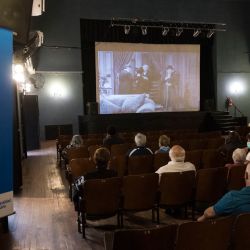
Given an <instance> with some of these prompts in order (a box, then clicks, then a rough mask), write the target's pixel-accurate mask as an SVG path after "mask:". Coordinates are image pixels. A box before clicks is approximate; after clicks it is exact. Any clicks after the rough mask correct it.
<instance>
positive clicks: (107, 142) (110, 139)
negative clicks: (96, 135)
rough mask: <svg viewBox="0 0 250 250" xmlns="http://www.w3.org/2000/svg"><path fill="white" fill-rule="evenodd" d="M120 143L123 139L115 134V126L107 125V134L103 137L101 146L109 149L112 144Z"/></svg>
mask: <svg viewBox="0 0 250 250" xmlns="http://www.w3.org/2000/svg"><path fill="white" fill-rule="evenodd" d="M122 143H124V140H123V139H122V138H120V137H119V136H118V135H117V133H116V129H115V127H113V126H110V127H108V128H107V135H106V137H105V138H104V139H103V146H105V147H107V148H109V149H110V148H111V146H112V145H114V144H122Z"/></svg>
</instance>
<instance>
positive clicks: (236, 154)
mask: <svg viewBox="0 0 250 250" xmlns="http://www.w3.org/2000/svg"><path fill="white" fill-rule="evenodd" d="M246 156H247V150H246V149H245V148H237V149H235V150H234V151H233V155H232V158H233V161H234V163H233V164H231V163H228V164H226V165H225V167H227V168H232V167H238V166H242V165H245V161H246Z"/></svg>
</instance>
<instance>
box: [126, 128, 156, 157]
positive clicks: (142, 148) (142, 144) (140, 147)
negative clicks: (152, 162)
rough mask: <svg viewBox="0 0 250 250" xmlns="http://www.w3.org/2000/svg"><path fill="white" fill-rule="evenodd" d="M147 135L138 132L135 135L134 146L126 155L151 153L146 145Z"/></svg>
mask: <svg viewBox="0 0 250 250" xmlns="http://www.w3.org/2000/svg"><path fill="white" fill-rule="evenodd" d="M146 142H147V137H146V135H144V134H141V133H138V134H137V135H136V136H135V144H136V147H135V148H134V149H132V150H131V151H129V153H128V157H131V156H139V155H152V154H153V152H152V150H151V149H150V148H148V147H146Z"/></svg>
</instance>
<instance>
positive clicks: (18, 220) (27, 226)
mask: <svg viewBox="0 0 250 250" xmlns="http://www.w3.org/2000/svg"><path fill="white" fill-rule="evenodd" d="M65 184H66V182H65V179H64V175H63V171H61V170H60V169H59V168H58V167H57V164H56V150H55V141H49V142H45V143H42V149H41V150H36V151H31V152H29V154H28V158H27V159H26V160H24V161H23V188H22V190H21V192H20V193H19V194H17V195H15V199H14V206H15V211H16V215H13V216H11V217H10V219H9V227H10V233H9V234H5V235H0V250H10V249H14V250H45V249H46V250H59V249H62V250H78V249H86V250H88V249H96V250H100V249H104V247H103V231H101V230H96V229H94V228H90V229H88V233H87V238H88V240H83V239H82V238H81V235H80V234H78V233H77V224H76V214H75V212H74V209H73V205H72V203H71V202H70V201H69V198H68V197H67V193H68V191H67V188H66V185H65Z"/></svg>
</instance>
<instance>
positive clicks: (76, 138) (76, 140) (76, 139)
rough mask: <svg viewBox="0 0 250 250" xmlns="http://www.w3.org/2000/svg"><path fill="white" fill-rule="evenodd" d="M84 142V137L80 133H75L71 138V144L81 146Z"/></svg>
mask: <svg viewBox="0 0 250 250" xmlns="http://www.w3.org/2000/svg"><path fill="white" fill-rule="evenodd" d="M82 144H83V139H82V137H81V136H80V135H74V136H73V137H72V139H71V142H70V145H71V146H76V147H77V146H81V145H82Z"/></svg>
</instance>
